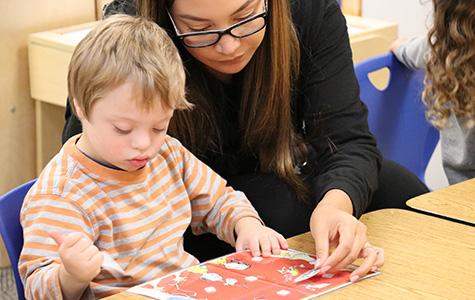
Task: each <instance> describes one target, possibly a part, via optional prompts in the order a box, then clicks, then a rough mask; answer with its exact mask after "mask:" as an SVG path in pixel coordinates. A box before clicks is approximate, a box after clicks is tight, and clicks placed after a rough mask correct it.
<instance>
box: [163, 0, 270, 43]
mask: <svg viewBox="0 0 475 300" xmlns="http://www.w3.org/2000/svg"><path fill="white" fill-rule="evenodd" d="M167 13H168V17H169V18H170V21H171V23H172V25H173V28H174V29H175V34H176V37H177V38H179V39H180V40H181V42H182V43H183V45H185V46H186V47H188V48H205V47H209V46H213V45H216V44H217V43H218V42H219V41H220V40H221V37H223V35H225V34H229V35H230V36H232V37H234V38H238V39H242V38H245V37H248V36H250V35H253V34H256V33H258V32H259V31H261V30H262V29H264V28H265V27H266V26H267V0H266V1H264V11H263V12H261V13H259V14H257V15H254V16H250V17H249V18H247V19H244V20H242V21H240V22H237V23H236V24H233V25H231V26H229V27H228V28H225V29H222V30H207V31H195V32H186V33H179V31H178V28H177V26H176V24H175V21H174V20H173V17H172V15H171V14H170V11H169V10H168V9H167ZM258 18H263V19H264V24H263V25H262V27H261V28H259V29H257V30H256V31H254V32H251V33H248V34H246V35H242V36H238V35H235V34H233V33H232V32H231V31H232V30H233V29H235V28H237V27H239V26H241V25H243V24H246V23H249V22H251V21H254V20H256V19H258ZM206 34H217V35H218V38H217V39H216V41H214V42H213V43H209V44H203V45H199V46H193V45H188V44H187V43H186V42H185V38H186V37H189V36H199V35H206Z"/></svg>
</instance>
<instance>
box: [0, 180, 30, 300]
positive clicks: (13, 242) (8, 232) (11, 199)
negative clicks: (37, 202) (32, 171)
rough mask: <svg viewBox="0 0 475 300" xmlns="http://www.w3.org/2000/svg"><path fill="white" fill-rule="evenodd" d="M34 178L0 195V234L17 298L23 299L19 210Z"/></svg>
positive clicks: (21, 234)
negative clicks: (20, 273)
mask: <svg viewBox="0 0 475 300" xmlns="http://www.w3.org/2000/svg"><path fill="white" fill-rule="evenodd" d="M35 181H36V179H35V180H32V181H30V182H27V183H24V184H22V185H20V186H18V187H16V188H15V189H13V190H11V191H10V192H8V193H6V194H5V195H3V196H0V234H1V235H2V239H3V242H4V244H5V248H6V249H7V253H8V257H9V258H10V263H11V265H12V269H13V275H14V276H15V283H16V290H17V293H18V299H20V300H23V299H25V296H24V295H25V294H24V291H23V284H22V283H21V280H20V275H19V274H18V258H19V257H20V252H21V249H22V247H23V229H22V227H21V225H20V210H21V206H22V204H23V199H24V198H25V196H26V193H27V192H28V190H29V189H30V188H31V186H32V185H33V184H34V183H35Z"/></svg>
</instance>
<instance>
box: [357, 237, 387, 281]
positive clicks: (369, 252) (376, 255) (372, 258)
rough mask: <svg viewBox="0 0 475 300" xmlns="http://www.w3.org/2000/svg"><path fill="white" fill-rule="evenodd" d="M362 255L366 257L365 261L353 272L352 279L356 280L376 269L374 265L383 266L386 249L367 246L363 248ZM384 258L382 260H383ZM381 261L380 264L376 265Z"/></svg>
mask: <svg viewBox="0 0 475 300" xmlns="http://www.w3.org/2000/svg"><path fill="white" fill-rule="evenodd" d="M361 256H362V257H363V258H364V261H363V263H362V264H361V265H360V266H359V267H358V268H356V270H354V271H353V273H351V276H350V280H351V281H352V282H355V281H357V280H359V279H360V278H362V277H363V276H365V275H366V274H368V273H369V272H370V271H372V270H374V268H373V267H378V266H382V262H383V261H384V251H382V249H381V248H378V247H372V246H367V247H365V248H363V249H362V250H361ZM381 259H382V260H381ZM378 261H379V263H380V264H379V265H376V264H377V263H378Z"/></svg>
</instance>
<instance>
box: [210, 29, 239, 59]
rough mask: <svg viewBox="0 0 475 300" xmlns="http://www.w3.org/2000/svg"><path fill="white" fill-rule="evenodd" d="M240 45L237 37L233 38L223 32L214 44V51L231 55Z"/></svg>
mask: <svg viewBox="0 0 475 300" xmlns="http://www.w3.org/2000/svg"><path fill="white" fill-rule="evenodd" d="M240 45H241V41H240V39H239V38H235V37H233V36H231V35H230V34H225V35H223V36H222V37H221V39H220V40H219V42H218V43H217V44H216V51H218V52H219V53H221V54H224V55H232V54H234V53H235V52H236V50H237V49H238V48H239V46H240Z"/></svg>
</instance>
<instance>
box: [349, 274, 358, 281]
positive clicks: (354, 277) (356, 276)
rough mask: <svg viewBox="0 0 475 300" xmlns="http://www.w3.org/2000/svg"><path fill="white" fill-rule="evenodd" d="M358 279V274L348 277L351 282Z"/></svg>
mask: <svg viewBox="0 0 475 300" xmlns="http://www.w3.org/2000/svg"><path fill="white" fill-rule="evenodd" d="M358 279H360V277H359V276H358V275H352V276H351V277H350V280H351V282H356V281H358Z"/></svg>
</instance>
